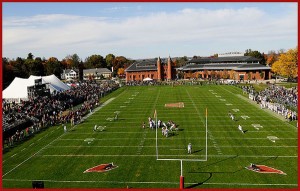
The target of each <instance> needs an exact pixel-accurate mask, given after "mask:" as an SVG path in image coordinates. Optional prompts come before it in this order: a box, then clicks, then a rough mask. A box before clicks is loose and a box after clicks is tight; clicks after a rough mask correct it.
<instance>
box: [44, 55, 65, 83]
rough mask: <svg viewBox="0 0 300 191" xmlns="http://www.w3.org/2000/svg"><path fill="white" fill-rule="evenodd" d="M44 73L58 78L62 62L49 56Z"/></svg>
mask: <svg viewBox="0 0 300 191" xmlns="http://www.w3.org/2000/svg"><path fill="white" fill-rule="evenodd" d="M45 70H46V75H52V74H54V75H55V76H57V77H59V78H60V74H61V73H62V64H61V62H60V61H59V60H58V59H57V58H55V57H50V58H49V59H48V60H47V61H46V64H45Z"/></svg>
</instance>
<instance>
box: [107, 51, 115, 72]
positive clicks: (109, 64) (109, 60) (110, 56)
mask: <svg viewBox="0 0 300 191" xmlns="http://www.w3.org/2000/svg"><path fill="white" fill-rule="evenodd" d="M115 58H116V57H115V55H113V54H108V55H106V56H105V62H106V65H107V67H108V68H109V69H110V68H111V67H112V66H113V62H114V59H115Z"/></svg>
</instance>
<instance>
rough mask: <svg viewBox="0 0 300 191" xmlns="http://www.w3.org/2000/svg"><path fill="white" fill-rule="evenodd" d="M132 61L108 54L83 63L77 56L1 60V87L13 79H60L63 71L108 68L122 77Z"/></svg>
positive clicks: (4, 86) (29, 55) (30, 56)
mask: <svg viewBox="0 0 300 191" xmlns="http://www.w3.org/2000/svg"><path fill="white" fill-rule="evenodd" d="M133 62H134V60H129V59H127V58H126V57H124V56H115V55H113V54H108V55H106V56H105V57H103V56H101V55H98V54H94V55H91V56H88V57H87V58H86V59H85V60H84V61H82V59H81V58H80V57H79V56H78V55H77V54H72V55H67V56H66V57H65V58H63V59H62V60H58V59H57V58H56V57H50V58H48V59H46V58H41V57H35V56H34V55H33V54H32V53H29V54H28V56H27V58H21V57H17V58H16V59H9V58H6V57H4V58H2V68H3V71H2V72H3V76H2V77H3V79H2V80H3V86H2V88H3V89H5V88H6V87H7V86H8V85H9V84H10V83H11V82H12V81H13V79H14V78H15V77H20V78H28V77H29V76H30V75H34V76H46V75H51V74H54V75H55V76H57V77H58V78H60V76H61V73H62V72H63V70H64V69H73V68H74V69H79V70H83V69H92V68H108V69H109V70H112V68H113V73H112V76H116V75H123V74H124V69H125V68H127V67H128V66H129V65H130V64H132V63H133Z"/></svg>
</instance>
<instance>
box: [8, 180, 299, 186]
mask: <svg viewBox="0 0 300 191" xmlns="http://www.w3.org/2000/svg"><path fill="white" fill-rule="evenodd" d="M3 181H16V182H32V181H35V180H30V179H3ZM39 181H43V182H57V183H110V184H111V183H115V184H124V183H126V184H175V185H178V182H168V181H163V182H138V181H135V182H128V181H116V180H114V181H109V180H106V181H99V180H49V179H40V180H39ZM185 184H186V185H189V184H190V185H195V184H199V182H194V183H193V182H185ZM202 184H207V185H243V186H298V184H259V183H256V184H253V183H239V182H237V183H228V182H225V183H222V182H216V183H214V182H208V183H206V182H204V183H202Z"/></svg>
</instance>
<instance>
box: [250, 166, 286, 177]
mask: <svg viewBox="0 0 300 191" xmlns="http://www.w3.org/2000/svg"><path fill="white" fill-rule="evenodd" d="M246 169H248V170H252V171H254V172H258V173H276V174H283V175H286V173H284V172H283V171H281V170H278V169H275V168H272V167H269V166H266V165H255V168H253V167H251V166H247V167H246Z"/></svg>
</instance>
